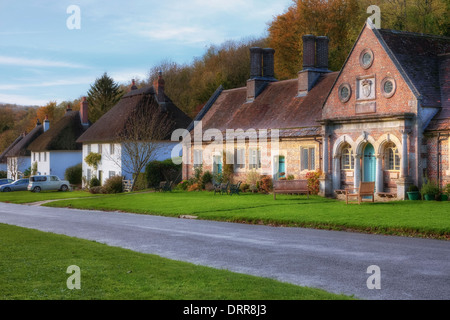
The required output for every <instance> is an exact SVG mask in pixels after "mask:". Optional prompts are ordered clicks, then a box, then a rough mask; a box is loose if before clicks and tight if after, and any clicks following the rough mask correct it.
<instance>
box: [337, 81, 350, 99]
mask: <svg viewBox="0 0 450 320" xmlns="http://www.w3.org/2000/svg"><path fill="white" fill-rule="evenodd" d="M351 94H352V89H351V87H350V85H349V84H348V83H343V84H341V85H340V86H339V90H338V95H339V99H340V100H341V101H342V102H347V101H348V100H349V99H350V96H351Z"/></svg>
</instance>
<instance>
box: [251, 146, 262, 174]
mask: <svg viewBox="0 0 450 320" xmlns="http://www.w3.org/2000/svg"><path fill="white" fill-rule="evenodd" d="M248 163H249V165H248V168H249V169H260V168H261V150H258V149H249V150H248Z"/></svg>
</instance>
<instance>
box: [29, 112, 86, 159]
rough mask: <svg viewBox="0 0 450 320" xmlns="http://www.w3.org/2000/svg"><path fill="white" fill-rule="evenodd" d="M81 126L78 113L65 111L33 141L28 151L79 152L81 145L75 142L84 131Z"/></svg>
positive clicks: (84, 128)
mask: <svg viewBox="0 0 450 320" xmlns="http://www.w3.org/2000/svg"><path fill="white" fill-rule="evenodd" d="M86 129H87V127H84V126H83V125H82V124H81V118H80V112H79V111H67V112H66V114H65V115H64V116H63V117H62V118H61V119H60V120H58V121H57V122H55V123H50V128H49V129H48V130H47V131H46V132H44V133H43V134H41V135H40V136H39V137H38V138H36V140H34V141H33V142H32V143H31V144H30V145H29V146H28V150H30V151H34V152H39V151H55V150H61V151H64V150H81V143H77V142H76V140H77V139H78V138H79V137H80V136H81V134H83V132H84V131H86Z"/></svg>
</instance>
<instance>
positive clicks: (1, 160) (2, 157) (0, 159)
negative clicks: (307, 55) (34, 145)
mask: <svg viewBox="0 0 450 320" xmlns="http://www.w3.org/2000/svg"><path fill="white" fill-rule="evenodd" d="M23 137H24V135H23V134H21V135H20V136H18V137H17V139H16V140H14V142H13V143H11V144H10V145H9V146H8V147H7V148H6V149H5V150H3V152H2V153H1V154H0V163H6V154H7V153H8V152H9V151H10V150H11V149H12V148H13V147H14V146H15V145H16V144H17V143H19V141H20V140H22V139H23Z"/></svg>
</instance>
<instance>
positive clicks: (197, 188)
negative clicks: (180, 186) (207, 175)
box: [187, 183, 202, 191]
mask: <svg viewBox="0 0 450 320" xmlns="http://www.w3.org/2000/svg"><path fill="white" fill-rule="evenodd" d="M187 190H188V191H200V190H202V186H201V185H200V184H199V183H193V184H191V185H190V186H189V187H188V188H187Z"/></svg>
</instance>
